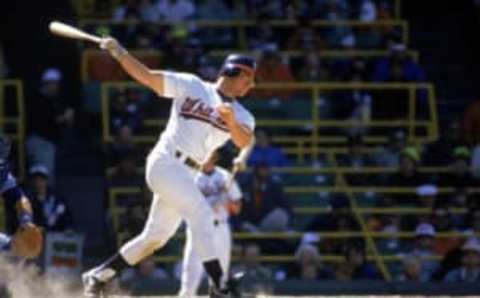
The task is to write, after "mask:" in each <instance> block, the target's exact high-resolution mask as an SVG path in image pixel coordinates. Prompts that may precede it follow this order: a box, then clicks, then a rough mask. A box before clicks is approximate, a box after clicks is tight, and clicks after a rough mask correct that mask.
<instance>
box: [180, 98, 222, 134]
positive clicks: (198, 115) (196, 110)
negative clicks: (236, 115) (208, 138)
mask: <svg viewBox="0 0 480 298" xmlns="http://www.w3.org/2000/svg"><path fill="white" fill-rule="evenodd" d="M180 116H182V117H183V118H185V119H194V120H199V121H202V122H206V123H208V124H211V125H213V126H214V127H215V128H218V129H220V130H223V131H225V132H228V127H227V125H226V124H225V122H224V121H223V120H222V119H221V118H220V117H219V116H218V114H217V113H216V112H215V109H214V108H212V107H210V106H208V105H207V104H205V103H204V102H202V100H201V99H200V98H190V97H187V98H186V99H185V101H184V102H183V103H182V106H181V107H180Z"/></svg>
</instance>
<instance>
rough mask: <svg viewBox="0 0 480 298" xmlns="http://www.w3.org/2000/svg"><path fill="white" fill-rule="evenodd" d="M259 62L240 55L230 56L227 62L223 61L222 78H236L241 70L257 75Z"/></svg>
mask: <svg viewBox="0 0 480 298" xmlns="http://www.w3.org/2000/svg"><path fill="white" fill-rule="evenodd" d="M256 68H257V62H256V61H255V59H253V58H252V57H249V56H245V55H240V54H230V55H228V57H227V58H225V61H223V65H222V68H221V69H220V75H221V76H227V77H234V76H237V75H238V74H239V73H240V71H241V70H244V71H246V72H251V73H255V70H256Z"/></svg>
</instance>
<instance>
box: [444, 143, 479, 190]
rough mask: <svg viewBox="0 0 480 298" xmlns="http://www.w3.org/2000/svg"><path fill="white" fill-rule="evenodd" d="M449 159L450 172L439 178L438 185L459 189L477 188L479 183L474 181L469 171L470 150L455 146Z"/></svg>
mask: <svg viewBox="0 0 480 298" xmlns="http://www.w3.org/2000/svg"><path fill="white" fill-rule="evenodd" d="M451 157H452V162H451V164H450V166H449V168H450V171H449V172H448V173H446V174H443V175H441V176H440V179H439V183H440V185H441V186H442V187H455V188H459V189H463V188H466V187H474V186H477V185H478V183H479V181H478V180H477V179H475V177H474V176H473V174H472V172H471V169H470V158H471V152H470V149H468V147H466V146H457V147H455V148H454V149H453V151H452V153H451Z"/></svg>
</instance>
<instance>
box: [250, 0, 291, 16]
mask: <svg viewBox="0 0 480 298" xmlns="http://www.w3.org/2000/svg"><path fill="white" fill-rule="evenodd" d="M246 2H247V3H248V5H247V7H248V10H249V14H250V17H251V18H253V19H268V20H280V19H282V18H283V6H284V3H283V2H282V1H268V0H251V1H246Z"/></svg>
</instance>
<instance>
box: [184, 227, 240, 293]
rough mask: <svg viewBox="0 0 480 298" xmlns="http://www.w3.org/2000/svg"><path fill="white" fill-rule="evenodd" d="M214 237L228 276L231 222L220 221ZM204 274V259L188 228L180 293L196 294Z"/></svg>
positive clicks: (223, 268)
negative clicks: (198, 251)
mask: <svg viewBox="0 0 480 298" xmlns="http://www.w3.org/2000/svg"><path fill="white" fill-rule="evenodd" d="M212 239H213V242H214V243H215V245H216V247H217V252H218V253H219V259H220V264H221V266H222V270H223V272H224V273H225V277H226V276H227V275H228V271H229V269H230V268H229V267H230V253H231V252H230V251H231V247H232V233H231V231H230V226H229V224H228V223H227V222H220V223H219V225H218V228H217V230H216V231H215V234H214V235H213V236H212ZM203 276H204V270H203V266H202V261H201V259H200V257H199V255H198V253H197V249H196V247H195V245H194V244H193V241H192V231H191V230H190V229H187V242H186V244H185V251H184V257H183V264H182V281H181V288H180V292H179V294H178V295H179V296H180V297H185V298H186V297H194V296H196V295H197V292H198V288H199V287H200V283H201V281H202V277H203Z"/></svg>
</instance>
